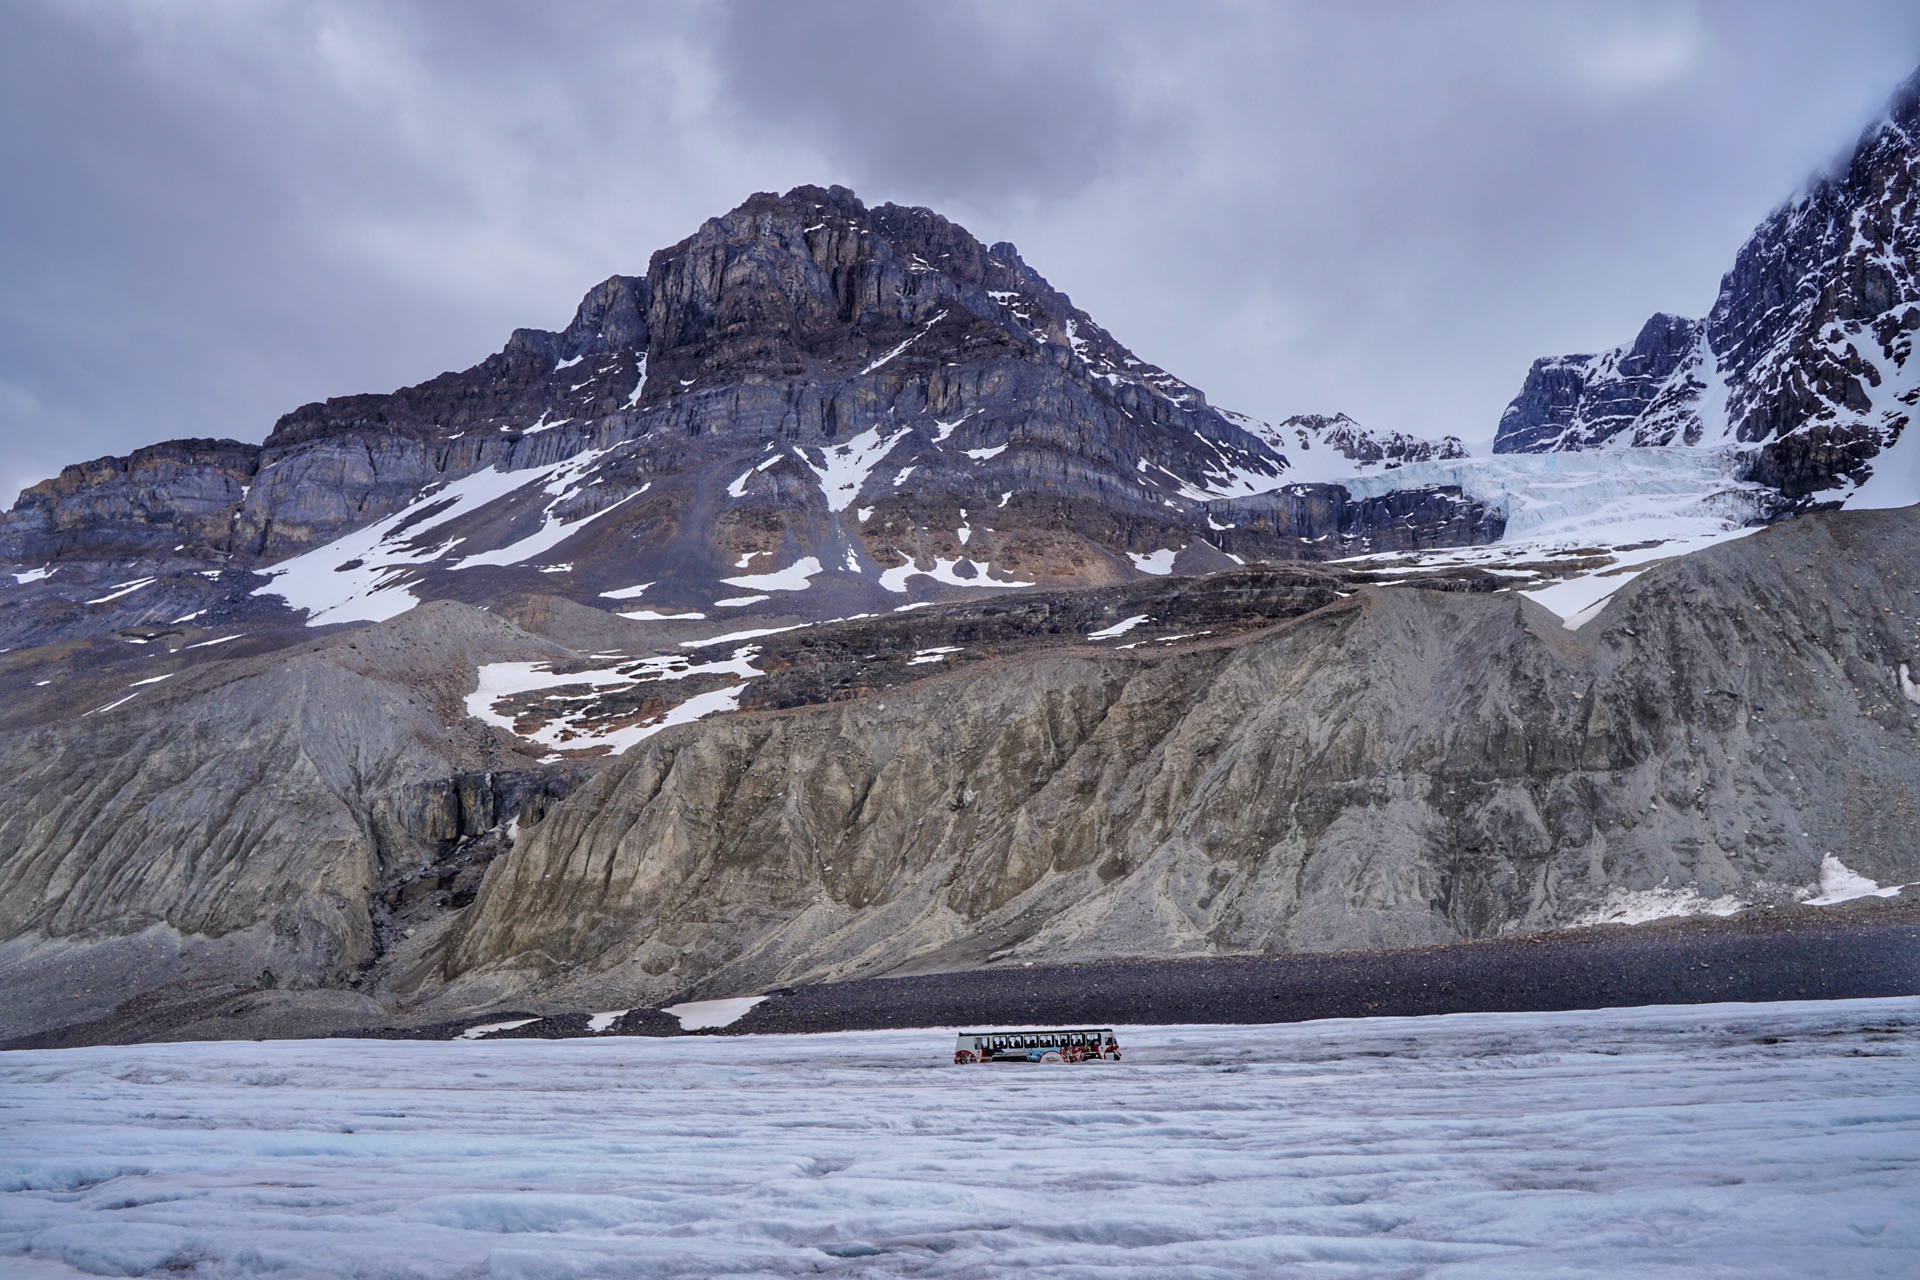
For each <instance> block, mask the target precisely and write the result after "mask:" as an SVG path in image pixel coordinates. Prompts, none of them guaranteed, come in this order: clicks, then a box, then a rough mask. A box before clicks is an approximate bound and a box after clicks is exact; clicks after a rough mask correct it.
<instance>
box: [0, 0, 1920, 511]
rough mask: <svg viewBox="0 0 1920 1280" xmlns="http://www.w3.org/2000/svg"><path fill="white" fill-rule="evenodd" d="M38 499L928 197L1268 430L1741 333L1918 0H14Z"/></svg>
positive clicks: (1430, 428)
mask: <svg viewBox="0 0 1920 1280" xmlns="http://www.w3.org/2000/svg"><path fill="white" fill-rule="evenodd" d="M0 21H4V24H5V25H4V28H3V29H4V30H5V33H6V34H5V38H4V39H0V111H4V124H5V126H6V127H5V128H4V129H0V488H4V489H6V490H7V491H8V493H7V494H6V495H5V496H10V493H11V490H12V489H14V488H17V487H18V486H20V485H22V484H26V483H29V482H31V481H33V480H35V479H38V478H40V477H42V476H45V475H48V474H50V473H52V472H53V471H55V470H57V469H58V467H59V466H60V465H61V464H62V463H65V462H70V461H75V460H79V459H82V458H86V457H91V456H95V455H98V454H100V453H104V452H108V451H114V452H124V451H125V450H127V449H129V448H132V447H134V446H136V445H138V444H142V443H146V442H149V441H153V440H158V439H164V438H168V437H174V436H183V435H226V436H238V437H241V438H250V439H259V438H260V437H261V436H262V435H264V434H265V432H266V431H267V430H268V429H269V427H270V426H271V425H272V422H273V420H274V418H275V417H277V416H278V415H279V414H280V413H282V412H285V411H287V410H289V409H291V408H293V407H295V406H297V405H299V404H300V403H302V402H304V401H307V400H311V399H315V398H318V397H322V396H326V395H337V394H344V393H349V392H354V391H364V390H383V389H387V388H390V387H393V386H397V385H401V384H403V383H408V382H413V381H418V380H420V379H422V378H425V377H428V376H431V375H432V374H434V373H437V372H439V371H440V370H442V369H446V368H455V367H462V366H465V365H467V364H470V363H472V362H473V361H475V360H476V359H478V358H480V357H482V356H484V355H485V354H486V353H487V352H489V351H492V350H495V349H497V348H498V347H499V345H500V343H501V341H502V340H503V339H504V337H505V335H506V334H507V333H508V332H509V331H510V330H511V329H512V328H513V327H514V326H516V325H523V324H531V325H544V326H550V327H551V326H557V325H559V324H561V323H564V321H565V320H566V318H567V316H568V315H569V313H570V312H571V310H572V307H573V305H574V303H575V302H576V301H577V300H578V298H579V296H580V294H581V293H582V292H583V291H584V290H585V289H586V287H587V286H589V285H590V284H592V283H593V282H595V281H597V280H599V279H602V278H604V277H605V276H607V275H609V274H611V273H613V272H615V271H637V270H641V269H643V268H644V266H645V264H646V261H647V257H648V255H649V254H650V253H651V252H652V251H653V250H654V249H656V248H659V247H661V246H663V245H666V244H670V243H672V242H674V241H676V240H678V239H680V238H681V237H683V236H685V235H687V234H688V233H689V232H690V231H692V230H693V229H694V227H696V226H697V225H698V224H699V222H700V221H701V220H702V219H703V218H705V217H708V216H711V215H713V214H717V213H720V212H723V211H724V210H726V209H727V208H729V207H731V206H732V205H734V204H735V203H737V202H738V201H739V200H740V199H742V198H744V197H745V196H746V195H747V194H749V193H751V192H753V191H756V190H783V189H785V188H787V187H790V186H793V185H796V184H798V183H802V182H820V183H829V182H842V183H845V184H847V185H849V186H852V187H854V188H855V189H856V190H857V191H859V192H860V193H861V195H862V196H863V197H865V198H866V199H868V200H869V201H875V202H877V201H880V200H897V201H901V202H905V203H916V204H928V205H932V206H934V207H936V208H939V209H940V210H941V211H943V212H946V213H948V214H949V215H951V216H953V217H955V218H956V219H957V220H958V221H961V222H963V223H965V224H966V225H967V226H968V227H969V228H970V229H972V230H973V231H974V232H975V233H976V234H979V235H980V236H981V237H982V238H984V239H987V240H996V239H1009V240H1013V241H1015V242H1017V243H1018V244H1019V245H1020V247H1021V249H1022V252H1023V253H1024V254H1025V256H1026V257H1027V259H1028V261H1030V262H1031V263H1033V264H1034V265H1035V266H1036V267H1038V268H1039V269H1040V270H1041V271H1042V272H1044V273H1045V274H1046V275H1047V276H1048V277H1049V278H1051V279H1052V280H1053V281H1054V282H1055V283H1056V284H1058V285H1060V286H1061V287H1063V288H1065V289H1067V290H1068V291H1070V292H1071V293H1072V294H1073V295H1074V296H1075V298H1076V300H1077V301H1079V302H1080V303H1081V304H1082V305H1084V306H1086V307H1087V308H1088V309H1089V310H1090V311H1091V312H1092V313H1093V314H1094V315H1095V316H1097V317H1099V318H1100V319H1101V320H1102V321H1103V322H1104V323H1106V324H1107V325H1108V326H1109V327H1110V328H1112V329H1113V330H1114V331H1115V333H1116V334H1117V335H1118V336H1120V337H1121V338H1122V340H1124V341H1126V342H1128V343H1129V344H1130V345H1132V346H1134V347H1135V348H1136V349H1138V350H1139V351H1140V353H1141V354H1142V355H1143V356H1145V357H1146V358H1148V359H1151V360H1154V361H1156V362H1159V363H1162V364H1164V365H1166V366H1167V367H1169V368H1171V369H1173V370H1174V371H1175V372H1177V373H1179V374H1181V375H1182V376H1183V377H1186V378H1189V379H1191V380H1193V381H1194V382H1195V383H1197V384H1198V385H1199V386H1201V387H1203V388H1204V389H1206V391H1207V392H1208V393H1209V395H1210V396H1211V397H1212V398H1213V399H1215V400H1216V401H1217V402H1219V403H1222V404H1226V405H1229V406H1233V407H1237V408H1242V409H1245V410H1248V411H1250V412H1255V413H1259V414H1262V415H1265V416H1270V417H1271V416H1281V415H1284V414H1287V413H1290V412H1297V411H1302V410H1332V409H1343V410H1346V411H1348V412H1352V413H1354V414H1355V415H1356V416H1358V417H1360V418H1361V419H1362V420H1363V421H1367V422H1369V423H1372V424H1374V425H1378V426H1382V427H1390V428H1400V429H1407V430H1413V431H1420V432H1428V433H1437V432H1442V431H1452V432H1457V433H1460V434H1464V435H1467V436H1469V437H1471V436H1475V435H1479V436H1484V435H1486V434H1487V433H1488V432H1489V431H1490V430H1491V426H1492V423H1493V422H1494V420H1495V419H1496V418H1497V415H1498V413H1499V410H1500V408H1501V406H1502V405H1503V404H1504V402H1505V400H1506V399H1507V397H1509V396H1510V395H1511V394H1512V393H1513V390H1514V389H1515V388H1516V387H1517V385H1518V383H1519V380H1520V377H1521V376H1522V374H1523V373H1524V372H1525V369H1526V365H1527V363H1528V361H1529V360H1531V359H1532V358H1533V357H1534V356H1537V355H1542V354H1548V353H1558V352H1562V351H1568V350H1580V349H1592V348H1594V347H1597V346H1602V345H1607V344H1611V343H1615V342H1620V341H1623V340H1626V339H1627V338H1630V337H1631V336H1632V334H1633V333H1634V331H1635V330H1637V328H1638V327H1639V324H1640V322H1641V321H1642V320H1643V319H1644V318H1645V317H1646V315H1647V314H1648V313H1650V312H1651V311H1654V310H1657V309H1666V310H1676V311H1681V312H1684V313H1691V314H1698V313H1700V312H1702V311H1704V310H1705V309H1706V307H1707V306H1708V305H1710V303H1711V301H1712V295H1713V290H1714V286H1715V283H1716V281H1717V279H1718V276H1719V274H1720V272H1721V271H1722V270H1724V269H1725V267H1726V266H1727V265H1728V263H1729V261H1730V260H1731V256H1732V253H1733V251H1734V250H1735V249H1736V248H1737V247H1738V245H1739V243H1740V240H1741V239H1742V238H1743V237H1744V235H1745V234H1746V232H1747V230H1748V229H1749V228H1750V227H1751V226H1752V225H1753V224H1754V223H1755V222H1756V221H1757V220H1758V219H1759V218H1761V217H1762V216H1764V215H1765V213H1766V212H1767V210H1768V208H1769V207H1770V206H1771V205H1773V204H1774V203H1775V202H1777V201H1778V200H1780V199H1782V198H1784V197H1785V196H1787V195H1788V194H1789V193H1790V192H1791V191H1792V189H1793V188H1794V186H1795V184H1796V183H1798V182H1799V181H1801V180H1802V179H1803V178H1804V177H1805V176H1806V175H1807V174H1808V173H1810V172H1811V171H1813V170H1814V169H1815V168H1817V167H1818V166H1819V165H1821V164H1822V163H1823V162H1825V161H1826V160H1827V159H1828V158H1830V157H1831V156H1832V155H1833V154H1834V153H1835V152H1837V151H1838V150H1840V149H1841V148H1842V147H1843V146H1845V145H1846V144H1847V143H1848V142H1849V141H1850V139H1851V138H1852V136H1853V134H1854V132H1855V130H1857V129H1858V128H1859V126H1860V125H1861V124H1862V123H1864V122H1865V120H1866V119H1867V118H1869V116H1870V115H1871V114H1872V113H1873V111H1874V110H1875V108H1876V107H1877V105H1878V104H1879V103H1880V102H1881V101H1882V100H1883V99H1884V97H1885V96H1886V94H1887V93H1888V91H1889V90H1890V89H1891V88H1892V87H1893V85H1894V84H1895V83H1896V82H1897V81H1899V80H1900V79H1901V78H1903V77H1904V76H1905V75H1906V74H1907V73H1908V72H1909V71H1910V70H1911V69H1912V66H1913V65H1914V64H1915V63H1917V62H1920V8H1916V6H1914V5H1912V4H1911V3H1910V0H1901V2H1899V3H1894V2H1891V0H1850V2H1848V3H1834V2H1830V0H1827V2H1820V3H1803V4H1788V3H1779V4H1760V3H1726V4H1714V3H1705V2H1703V3H1681V2H1675V3H1634V2H1633V0H1610V2H1608V3H1592V4H1579V3H1573V4H1557V5H1552V6H1542V5H1537V4H1496V3H1474V4H1461V5H1452V6H1445V7H1442V6H1434V5H1426V4H1351V5H1337V6H1336V5H1325V4H1320V3H1305V2H1302V3H1296V4H1285V3H1216V4H1183V5H1179V6H1169V5H1145V4H1141V5H1128V4H1119V3H1108V4H1098V5H1095V4H1079V3H1058V4H1032V3H1012V2H1007V3H999V2H984V3H978V4H932V3H916V2H914V0H907V2H905V3H891V4H879V3H868V2H866V0H847V2H844V3H811V4H804V5H790V4H772V3H762V2H760V0H740V2H738V3H733V4H711V5H703V6H692V5H685V4H679V3H658V4H641V5H633V4H616V3H611V2H610V0H607V2H601V0H582V2H580V3H572V4H566V5H526V4H520V3H506V2H505V0H486V2H476V3H472V4H463V5H458V6H450V5H439V4H426V3H413V4H399V5H375V4H371V3H362V2H360V0H311V2H308V3H297V4H296V3H293V2H292V0H204V2H203V3H199V4H196V5H193V6H160V5H150V4H142V3H134V2H133V0H90V2H87V3H59V4H56V3H53V2H52V0H0Z"/></svg>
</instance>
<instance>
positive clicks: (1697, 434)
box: [1494, 72, 1920, 504]
mask: <svg viewBox="0 0 1920 1280" xmlns="http://www.w3.org/2000/svg"><path fill="white" fill-rule="evenodd" d="M1917 185H1920V72H1916V73H1915V75H1914V76H1913V77H1911V78H1909V79H1908V80H1907V81H1906V82H1905V83H1904V84H1903V85H1902V86H1901V87H1900V89H1899V90H1898V91H1897V92H1896V93H1895V94H1894V97H1893V100H1892V102H1891V104H1890V105H1889V107H1888V109H1887V111H1886V113H1885V114H1884V115H1883V116H1882V118H1881V119H1880V120H1879V121H1877V122H1876V123H1874V124H1873V125H1872V126H1870V127H1869V128H1868V129H1867V130H1866V131H1865V132H1864V133H1863V134H1862V135H1861V137H1860V139H1859V141H1858V142H1857V143H1856V144H1855V145H1854V147H1853V149H1852V151H1850V152H1849V153H1847V155H1846V156H1845V157H1844V159H1843V160H1842V161H1841V162H1839V163H1837V164H1836V165H1834V166H1833V167H1832V168H1831V169H1830V170H1829V171H1828V172H1826V173H1824V174H1822V175H1819V176H1818V177H1816V178H1815V179H1814V180H1813V181H1812V182H1810V183H1809V184H1808V186H1807V187H1806V188H1805V189H1804V190H1803V191H1802V192H1800V193H1799V194H1798V195H1797V196H1796V197H1794V198H1793V199H1791V200H1789V201H1787V202H1786V203H1784V204H1782V205H1781V206H1780V207H1779V208H1778V209H1776V210H1775V211H1774V212H1773V213H1772V214H1771V215H1769V216H1768V218H1767V219H1766V220H1765V221H1764V222H1762V223H1761V224H1760V226H1759V227H1757V228H1756V229H1755V230H1754V233H1753V235H1752V236H1750V237H1749V238H1748V240H1747V242H1746V243H1745V244H1744V245H1743V246H1742V247H1741V249H1740V251H1739V253H1738V254H1737V255H1736V256H1735V258H1734V263H1733V268H1732V270H1730V271H1729V272H1728V273H1727V274H1726V275H1725V277H1723V278H1722V280H1721V282H1720V292H1719V296H1718V297H1717V299H1716V300H1715V302H1714V305H1713V308H1712V310H1711V311H1710V312H1709V314H1708V316H1707V318H1706V319H1705V320H1704V321H1693V320H1686V319H1682V318H1680V317H1678V316H1669V315H1656V316H1654V317H1653V318H1652V319H1651V320H1649V321H1648V322H1647V324H1646V325H1645V326H1643V327H1642V329H1641V331H1640V334H1639V336H1638V337H1636V338H1635V339H1634V341H1633V342H1632V343H1631V344H1629V345H1627V346H1624V347H1618V348H1615V349H1614V350H1612V351H1608V352H1603V353H1601V354H1599V355H1571V356H1558V357H1548V358H1545V359H1541V360H1536V361H1535V362H1534V364H1533V367H1532V368H1531V369H1530V370H1529V371H1528V373H1527V377H1526V381H1525V383H1524V385H1523V386H1522V387H1521V390H1520V394H1519V395H1518V396H1516V397H1515V398H1514V400H1513V403H1512V404H1510V405H1508V406H1507V409H1506V412H1505V413H1504V414H1503V415H1502V417H1501V420H1500V427H1499V433H1498V437H1497V439H1496V441H1495V444H1494V451H1495V452H1497V453H1545V452H1553V451H1557V450H1566V449H1587V448H1593V447H1596V446H1599V445H1605V444H1609V443H1615V442H1623V443H1627V444H1631V445H1635V446H1650V447H1658V446H1665V445H1724V446H1727V447H1728V448H1730V449H1734V450H1736V451H1737V452H1738V453H1739V454H1740V455H1741V457H1742V459H1743V462H1742V474H1743V476H1744V477H1745V478H1748V479H1752V480H1756V481H1759V482H1761V483H1763V484H1766V485H1768V486H1770V487H1772V488H1774V489H1776V490H1778V491H1779V492H1780V493H1781V494H1782V495H1784V497H1785V498H1786V499H1787V500H1788V501H1789V502H1791V503H1800V504H1805V503H1807V502H1812V501H1820V502H1830V501H1833V500H1837V499H1844V498H1845V497H1847V496H1848V495H1849V494H1850V493H1851V492H1853V491H1855V490H1857V489H1858V488H1859V487H1860V486H1861V485H1863V484H1865V483H1867V482H1868V481H1869V480H1870V479H1871V477H1872V476H1873V474H1874V469H1875V465H1874V460H1875V459H1876V458H1878V457H1879V456H1880V455H1882V454H1883V453H1884V452H1885V451H1886V450H1888V449H1890V448H1891V447H1892V446H1893V445H1894V443H1895V442H1896V441H1897V440H1898V439H1899V438H1900V435H1901V433H1902V432H1903V431H1904V430H1905V428H1906V426H1907V423H1908V421H1909V419H1910V418H1911V417H1912V414H1913V411H1914V407H1915V404H1916V402H1917V401H1920V363H1917V362H1915V361H1913V360H1911V359H1910V357H1911V354H1912V350H1913V335H1914V334H1915V333H1916V332H1920V204H1917V203H1916V199H1915V197H1916V195H1920V192H1917V191H1916V186H1917Z"/></svg>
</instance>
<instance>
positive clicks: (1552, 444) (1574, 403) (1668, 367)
mask: <svg viewBox="0 0 1920 1280" xmlns="http://www.w3.org/2000/svg"><path fill="white" fill-rule="evenodd" d="M1701 329H1702V325H1701V322H1700V321H1698V320H1683V319H1681V318H1680V317H1679V316H1669V315H1656V316H1654V317H1653V318H1652V319H1651V320H1649V321H1647V323H1646V325H1645V326H1644V327H1642V329H1641V330H1640V336H1639V337H1637V338H1635V339H1634V340H1633V344H1632V345H1631V346H1628V347H1621V348H1617V349H1615V350H1613V351H1608V352H1604V353H1602V354H1600V355H1597V356H1596V355H1582V356H1552V357H1545V358H1542V359H1539V360H1535V361H1534V362H1533V368H1531V369H1529V370H1528V371H1527V380H1526V384H1525V385H1524V386H1522V387H1521V388H1520V394H1519V395H1518V396H1516V397H1515V398H1514V401H1513V403H1512V404H1510V405H1508V406H1507V410H1506V412H1505V413H1503V414H1501V415H1500V430H1499V434H1498V437H1497V438H1496V440H1495V442H1494V451H1495V452H1496V453H1547V452H1551V451H1553V450H1556V449H1590V448H1593V447H1594V446H1596V445H1601V444H1605V443H1606V442H1607V441H1609V440H1611V439H1613V438H1614V437H1615V436H1617V435H1619V434H1620V433H1621V432H1622V431H1630V430H1632V429H1633V427H1634V426H1635V425H1636V424H1637V423H1638V422H1639V421H1640V419H1641V417H1642V415H1644V414H1645V413H1646V412H1647V409H1648V407H1649V406H1650V405H1651V404H1653V402H1654V400H1655V399H1656V398H1658V397H1659V395H1660V393H1661V392H1662V391H1663V390H1664V389H1665V388H1666V386H1667V384H1668V382H1669V381H1670V380H1671V379H1672V377H1673V375H1674V373H1675V372H1676V371H1677V370H1678V369H1679V368H1680V365H1681V363H1682V362H1683V361H1684V360H1685V359H1686V358H1687V356H1688V354H1689V353H1690V352H1691V351H1692V350H1693V346H1694V343H1695V342H1696V341H1697V340H1698V339H1699V336H1700V333H1701Z"/></svg>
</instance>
